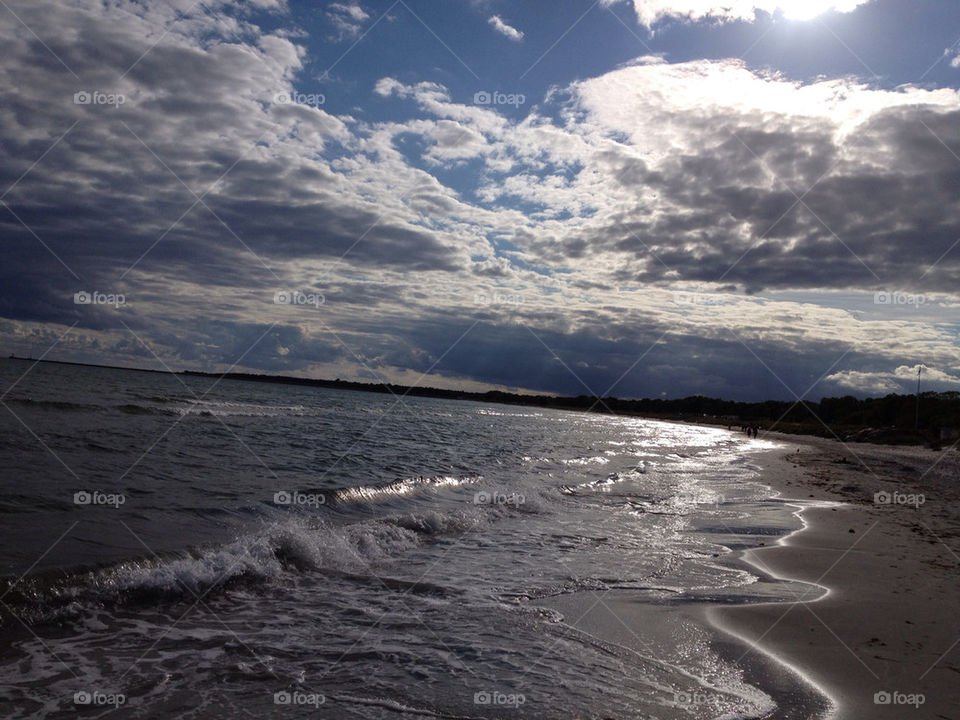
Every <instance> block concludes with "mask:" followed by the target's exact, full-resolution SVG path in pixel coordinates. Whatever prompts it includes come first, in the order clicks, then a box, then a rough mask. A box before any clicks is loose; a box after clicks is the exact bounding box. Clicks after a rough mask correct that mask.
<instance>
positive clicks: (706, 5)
mask: <svg viewBox="0 0 960 720" xmlns="http://www.w3.org/2000/svg"><path fill="white" fill-rule="evenodd" d="M621 1H624V0H604V4H606V5H612V4H614V3H617V2H621ZM626 1H629V2H632V4H633V8H634V10H635V11H636V13H637V18H638V19H639V20H640V23H641V24H643V25H646V26H647V27H650V26H652V25H654V24H655V23H657V22H659V21H661V20H664V19H670V18H676V19H683V20H691V21H701V20H713V21H717V22H729V21H734V20H743V21H747V22H751V21H753V19H754V18H755V16H756V13H757V12H758V11H762V12H765V13H768V14H771V15H772V14H774V13H776V12H777V11H780V12H783V13H784V14H785V15H786V16H787V17H790V18H794V19H798V20H805V19H809V18H811V17H813V16H815V15H818V14H821V13H824V12H828V11H834V12H853V11H854V10H856V9H857V8H858V7H859V6H861V5H866V4H867V3H868V2H870V1H871V0H722V1H720V2H718V1H717V0H626Z"/></svg>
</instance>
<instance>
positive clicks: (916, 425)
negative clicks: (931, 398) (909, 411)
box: [913, 364, 923, 430]
mask: <svg viewBox="0 0 960 720" xmlns="http://www.w3.org/2000/svg"><path fill="white" fill-rule="evenodd" d="M922 372H923V365H922V364H921V365H917V415H916V419H915V420H914V422H913V429H914V430H919V429H920V373H922Z"/></svg>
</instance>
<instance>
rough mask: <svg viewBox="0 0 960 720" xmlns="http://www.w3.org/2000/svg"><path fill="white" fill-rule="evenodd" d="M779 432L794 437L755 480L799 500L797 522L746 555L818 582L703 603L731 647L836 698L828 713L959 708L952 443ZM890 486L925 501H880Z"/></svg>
mask: <svg viewBox="0 0 960 720" xmlns="http://www.w3.org/2000/svg"><path fill="white" fill-rule="evenodd" d="M772 435H773V434H768V435H767V436H766V437H767V439H773V440H778V441H780V442H782V443H784V444H786V445H787V448H786V449H778V450H771V451H767V452H765V453H763V454H762V455H760V456H759V457H758V458H757V464H759V465H760V466H761V472H760V477H759V478H758V479H757V481H758V482H761V483H762V484H764V485H766V486H768V487H769V488H770V489H771V491H772V493H773V494H774V495H773V497H774V498H775V499H776V500H778V501H781V502H784V503H787V504H791V505H795V506H796V507H797V508H798V509H797V510H796V512H795V513H794V514H795V515H796V516H797V517H798V518H799V519H800V521H801V523H802V527H800V528H798V529H797V530H796V531H794V532H791V533H789V534H787V535H784V536H783V537H780V538H778V540H777V542H776V544H774V545H771V546H765V547H759V548H752V549H748V550H744V551H741V552H740V555H739V558H738V559H739V560H740V561H742V562H744V563H746V564H747V565H748V566H750V567H751V571H752V572H759V573H760V574H762V575H764V576H767V577H770V578H774V579H779V580H786V581H796V582H801V583H805V584H807V586H808V587H810V588H811V590H810V592H800V593H798V596H797V598H796V600H793V601H788V602H764V603H755V604H748V605H735V606H713V607H710V608H707V610H706V612H705V616H706V618H707V620H708V621H709V622H710V624H711V625H712V626H713V627H714V628H715V629H716V630H717V631H719V632H720V633H722V634H723V636H725V637H727V638H730V639H731V642H732V643H733V644H734V645H735V646H736V647H737V648H739V655H738V656H734V657H733V658H732V659H733V660H735V661H736V664H738V665H741V666H744V664H745V661H748V662H750V661H753V662H755V661H756V660H758V659H759V658H760V657H766V658H768V659H770V660H771V661H775V662H777V663H779V664H780V665H781V666H782V667H784V668H786V669H787V670H788V671H790V672H792V673H794V674H795V675H796V676H797V677H798V678H800V679H801V680H803V681H804V682H805V683H807V684H808V685H809V686H810V687H811V688H813V689H815V690H817V691H818V692H820V693H821V694H822V695H823V696H824V697H826V698H828V699H829V701H830V703H831V704H832V707H831V708H830V710H829V711H828V712H827V713H826V717H829V718H831V720H855V719H857V718H865V717H871V718H872V717H890V718H894V717H896V718H902V717H909V718H916V719H917V720H925V719H926V718H939V719H941V720H942V719H944V718H946V719H951V718H960V688H958V685H957V682H956V680H957V675H958V674H960V647H958V645H960V618H958V617H957V615H958V614H957V612H956V598H957V597H958V596H960V580H958V579H957V577H956V571H957V569H960V557H957V555H956V554H955V551H954V550H952V549H951V546H950V544H949V543H950V540H951V539H954V538H956V537H957V536H958V535H960V523H958V520H960V518H958V516H957V508H958V506H960V487H958V484H957V482H956V478H957V476H958V474H960V473H958V468H960V461H958V458H957V453H955V452H951V453H949V454H943V453H941V454H939V455H936V454H933V451H924V450H922V449H918V448H889V447H886V446H862V445H858V446H856V447H855V448H850V447H848V446H846V445H844V444H843V443H839V442H836V441H830V440H821V439H819V438H810V437H804V438H803V439H802V441H800V442H798V438H797V437H796V436H784V437H776V436H773V437H772ZM793 448H797V449H799V450H800V452H799V454H798V453H797V452H796V451H795V450H794V449H793ZM931 466H933V467H932V469H931ZM911 480H912V482H911ZM882 492H887V493H888V494H892V493H897V492H900V493H901V494H902V495H903V496H904V497H907V496H911V495H912V496H915V497H918V498H919V497H920V496H923V499H924V502H922V503H918V504H915V505H914V506H907V505H905V504H897V503H890V504H878V503H876V502H875V501H874V494H875V493H882ZM931 493H932V494H931ZM928 497H930V498H931V500H933V499H934V498H935V499H936V502H935V503H933V502H927V501H926V498H928ZM924 531H926V532H924ZM818 588H819V589H818ZM745 672H746V668H745ZM761 689H764V690H765V691H766V690H767V688H761ZM786 716H787V715H786V714H785V713H784V712H778V713H777V714H776V715H775V717H786Z"/></svg>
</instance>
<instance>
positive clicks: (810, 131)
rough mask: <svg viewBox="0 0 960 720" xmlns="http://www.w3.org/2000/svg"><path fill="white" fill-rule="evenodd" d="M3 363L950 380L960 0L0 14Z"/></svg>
mask: <svg viewBox="0 0 960 720" xmlns="http://www.w3.org/2000/svg"><path fill="white" fill-rule="evenodd" d="M0 44H2V47H3V48H4V49H3V52H2V54H0V242H2V248H3V250H2V263H0V351H2V352H5V353H6V354H11V353H12V354H16V355H18V356H21V357H23V356H29V357H45V358H48V359H57V360H71V361H79V362H94V363H103V364H115V365H123V366H130V367H145V368H153V369H173V370H182V369H195V370H207V371H211V372H223V371H228V370H231V371H236V372H264V373H275V374H285V375H298V376H304V377H321V378H341V379H351V380H363V381H387V382H395V383H402V384H419V385H426V386H434V387H445V388H462V389H465V390H486V389H508V390H517V391H521V392H549V393H560V394H570V395H579V394H589V395H600V396H609V395H614V396H619V397H668V398H669V397H684V396H687V395H694V394H702V395H707V396H713V397H723V398H728V399H738V400H761V399H786V400H796V399H801V398H803V399H814V400H816V399H819V398H820V397H822V396H834V395H845V394H852V395H856V396H861V397H862V396H876V395H884V394H887V393H890V392H913V391H914V390H915V388H916V379H917V372H918V367H919V366H921V365H922V366H923V368H924V370H923V375H922V381H923V389H926V390H960V339H958V331H960V202H958V201H960V91H958V88H960V3H956V2H953V1H952V0H913V1H911V2H909V3H908V2H903V1H902V0H723V2H717V1H716V0H597V1H596V2H587V1H586V0H577V1H573V0H551V1H550V2H544V1H543V0H538V1H533V0H530V1H527V2H508V1H507V0H396V1H395V2H390V1H389V0H384V1H383V2H380V1H377V2H372V1H370V2H357V1H355V0H340V1H338V2H323V1H312V2H305V1H299V0H247V1H246V2H230V1H229V0H201V1H194V0H139V1H138V2H132V1H125V0H3V1H2V2H0Z"/></svg>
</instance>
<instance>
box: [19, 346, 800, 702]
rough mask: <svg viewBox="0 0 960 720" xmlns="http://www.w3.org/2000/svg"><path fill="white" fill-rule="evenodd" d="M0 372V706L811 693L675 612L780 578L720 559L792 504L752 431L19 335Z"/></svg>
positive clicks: (761, 536)
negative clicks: (187, 372) (183, 368)
mask: <svg viewBox="0 0 960 720" xmlns="http://www.w3.org/2000/svg"><path fill="white" fill-rule="evenodd" d="M0 392H3V393H4V394H3V397H2V404H3V407H2V408H0V413H2V414H0V430H2V432H0V473H2V475H0V478H2V479H0V576H2V578H3V580H2V581H0V595H2V597H0V716H2V717H5V718H60V717H64V718H67V717H69V718H74V717H142V718H156V717H187V718H198V719H199V718H234V717H257V718H262V717H307V716H310V717H344V718H401V717H448V718H467V717H472V718H480V717H530V718H559V717H564V718H573V717H596V718H660V719H662V720H670V719H673V718H713V717H730V718H749V717H807V716H809V715H804V714H803V713H804V712H807V711H806V710H799V709H797V708H799V707H801V706H802V704H803V703H802V702H801V701H800V700H798V701H797V703H798V704H797V706H796V707H794V708H792V709H790V708H786V707H783V702H782V700H777V699H775V697H774V695H775V693H771V692H769V689H768V688H764V687H763V686H762V685H763V683H758V682H757V681H756V678H755V675H756V673H746V674H745V672H744V668H742V667H740V666H739V665H738V664H737V663H735V662H733V661H732V660H731V658H730V657H726V656H725V655H724V654H723V653H722V652H720V649H719V645H718V642H717V641H718V638H717V635H716V633H715V631H713V630H712V629H711V628H710V627H709V626H707V625H706V624H705V623H701V622H697V621H696V620H695V618H696V613H694V612H691V608H695V607H699V606H703V605H706V604H710V603H718V602H749V601H753V600H769V599H771V598H773V599H776V598H778V597H781V596H782V597H790V593H791V592H793V590H792V589H784V588H783V587H781V584H778V583H774V582H771V581H769V579H764V578H758V577H757V576H756V575H755V574H754V571H751V570H750V569H749V568H748V567H746V566H744V565H742V564H741V563H740V562H739V561H737V560H736V552H735V551H736V550H738V549H742V548H745V547H750V546H752V545H755V544H758V543H759V542H772V541H773V540H774V538H775V537H777V536H779V535H782V534H784V533H786V532H789V531H791V530H794V529H796V527H797V524H798V523H797V521H796V519H795V518H794V517H793V515H792V514H791V508H790V507H788V506H786V505H785V504H784V503H782V502H779V501H777V500H775V499H770V497H769V495H770V492H769V490H768V489H767V488H766V487H764V486H763V485H762V483H761V482H760V480H761V479H762V478H760V477H759V475H758V471H757V468H756V466H755V465H754V464H753V463H754V460H755V458H756V453H758V452H760V451H762V450H767V449H771V448H773V447H775V445H774V444H773V443H769V442H765V441H763V440H748V439H746V438H745V437H744V436H743V435H742V434H739V433H731V432H727V431H726V430H723V429H718V428H708V427H696V426H687V425H680V424H672V423H664V422H656V421H651V420H645V419H637V418H626V417H611V416H606V415H599V414H586V413H577V412H563V411H553V410H542V409H536V408H526V407H512V406H503V405H492V404H491V405H487V404H482V403H476V402H457V401H447V400H434V399H422V398H397V397H394V396H391V395H381V394H372V393H357V392H341V391H331V390H325V389H323V390H321V389H313V388H299V387H292V386H285V385H274V384H261V383H248V382H241V381H234V380H224V381H220V382H217V381H216V380H215V379H213V378H197V377H174V376H170V375H163V374H153V373H145V372H135V371H122V370H110V369H102V368H88V367H77V366H67V365H59V364H50V363H41V364H38V365H36V366H31V364H30V363H29V362H26V361H18V360H4V361H0ZM625 603H626V604H629V606H630V607H632V608H635V611H633V610H632V611H631V615H630V618H628V619H627V620H621V624H622V625H623V629H622V631H621V635H622V639H621V640H617V639H616V637H613V635H615V633H614V634H613V635H611V633H610V632H594V631H591V629H590V628H589V627H588V626H587V624H585V623H584V622H580V621H581V619H582V618H583V617H585V615H586V611H587V610H588V609H593V608H598V607H609V608H610V609H611V612H612V613H613V615H614V616H616V608H618V607H624V606H625ZM581 610H583V611H584V612H581ZM637 617H640V618H650V620H649V621H647V622H645V621H638V620H637V619H636V618H637ZM691 618H694V619H691ZM798 697H799V696H798ZM790 713H793V714H790Z"/></svg>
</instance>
